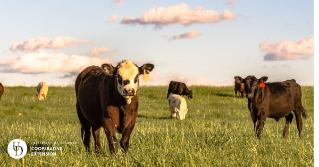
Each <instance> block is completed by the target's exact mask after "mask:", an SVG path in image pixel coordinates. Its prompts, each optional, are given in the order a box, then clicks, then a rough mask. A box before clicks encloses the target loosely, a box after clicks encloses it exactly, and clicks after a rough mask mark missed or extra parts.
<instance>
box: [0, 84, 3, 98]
mask: <svg viewBox="0 0 319 167" xmlns="http://www.w3.org/2000/svg"><path fill="white" fill-rule="evenodd" d="M3 92H4V87H3V85H2V83H0V99H1V96H2V94H3Z"/></svg>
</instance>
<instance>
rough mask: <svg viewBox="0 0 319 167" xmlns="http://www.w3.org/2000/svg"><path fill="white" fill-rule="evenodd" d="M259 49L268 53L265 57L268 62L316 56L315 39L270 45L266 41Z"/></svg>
mask: <svg viewBox="0 0 319 167" xmlns="http://www.w3.org/2000/svg"><path fill="white" fill-rule="evenodd" d="M259 48H260V51H263V52H266V53H267V54H266V55H265V56H264V60H266V61H275V60H295V59H308V58H309V57H310V56H312V55H313V54H314V37H311V38H309V39H301V40H300V41H298V42H297V43H296V42H294V41H281V42H273V43H270V44H269V43H268V40H265V41H264V42H263V43H261V44H260V46H259Z"/></svg>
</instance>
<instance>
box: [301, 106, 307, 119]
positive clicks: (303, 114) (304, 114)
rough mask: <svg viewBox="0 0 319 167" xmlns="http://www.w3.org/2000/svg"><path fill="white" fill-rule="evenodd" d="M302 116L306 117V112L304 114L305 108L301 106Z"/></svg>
mask: <svg viewBox="0 0 319 167" xmlns="http://www.w3.org/2000/svg"><path fill="white" fill-rule="evenodd" d="M302 116H303V117H304V118H307V116H308V115H307V114H306V109H305V108H303V107H302Z"/></svg>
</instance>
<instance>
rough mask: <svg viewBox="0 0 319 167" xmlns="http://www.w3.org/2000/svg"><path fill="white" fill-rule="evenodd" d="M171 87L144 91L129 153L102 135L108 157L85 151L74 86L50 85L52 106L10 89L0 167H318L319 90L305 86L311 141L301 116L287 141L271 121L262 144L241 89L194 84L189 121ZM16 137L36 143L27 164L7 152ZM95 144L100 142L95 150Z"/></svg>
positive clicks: (1, 109)
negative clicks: (173, 113) (318, 117)
mask: <svg viewBox="0 0 319 167" xmlns="http://www.w3.org/2000/svg"><path fill="white" fill-rule="evenodd" d="M167 88H168V87H167V86H142V87H140V88H139V90H138V94H139V103H140V108H139V111H138V118H137V122H136V125H135V128H134V130H133V133H132V135H131V140H130V148H129V151H128V153H127V154H124V153H122V152H121V151H120V152H119V153H118V154H117V155H115V156H110V153H109V150H108V143H107V139H106V136H105V133H104V132H102V131H101V141H102V147H103V150H104V152H102V153H95V152H94V151H93V152H91V153H88V154H87V153H86V152H85V148H84V145H83V143H82V141H81V137H80V127H81V126H80V123H79V121H78V118H77V114H76V110H75V100H76V97H75V92H74V87H59V86H56V87H49V92H48V97H47V100H46V101H38V100H37V97H36V96H35V94H36V87H23V86H16V87H5V92H4V94H3V96H2V99H1V101H0V119H1V122H0V132H1V135H0V164H1V165H0V166H314V87H313V86H302V93H303V95H302V103H303V106H304V108H305V109H306V110H307V114H308V118H307V119H303V132H302V133H303V139H299V137H298V130H297V126H296V119H295V117H294V119H293V122H292V124H291V126H290V129H289V134H288V137H287V138H286V139H284V138H283V137H282V131H283V129H284V126H285V119H284V118H283V119H280V121H279V122H276V121H275V120H274V119H270V118H268V119H267V121H266V124H265V128H264V131H263V136H262V139H261V140H258V139H257V138H256V137H255V135H254V130H253V122H252V119H251V117H250V112H249V110H248V108H247V99H245V98H238V97H234V91H233V87H231V86H227V87H211V86H190V87H189V88H190V89H192V90H193V95H194V98H193V99H187V98H186V97H185V98H186V101H187V105H188V114H187V116H186V119H185V120H183V121H180V120H177V119H171V118H170V111H169V107H168V100H167V99H166V93H167ZM19 113H20V114H19ZM21 114H22V115H21ZM120 137H121V135H118V139H119V138H120ZM13 139H22V140H23V141H25V142H26V143H27V145H28V153H27V155H26V156H25V157H23V158H22V159H19V160H16V159H13V158H11V157H10V156H9V155H8V153H7V146H8V143H9V142H10V141H11V140H13ZM93 141H94V140H93V137H92V138H91V144H92V148H94V147H93V144H94V142H93ZM32 142H52V144H31V143H32ZM54 142H58V143H56V144H54ZM60 142H75V144H65V143H62V144H61V143H60ZM34 146H37V147H40V146H44V147H48V146H50V147H62V148H63V150H62V151H55V152H56V156H31V151H30V148H31V147H34Z"/></svg>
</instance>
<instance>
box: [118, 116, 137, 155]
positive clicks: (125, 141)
mask: <svg viewBox="0 0 319 167" xmlns="http://www.w3.org/2000/svg"><path fill="white" fill-rule="evenodd" d="M134 126H135V120H134V121H132V122H131V123H130V124H129V125H128V126H127V127H126V128H125V130H124V132H123V134H122V139H121V142H120V145H121V147H122V149H123V152H124V153H126V152H127V150H128V148H129V146H130V136H131V133H132V130H133V128H134Z"/></svg>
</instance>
